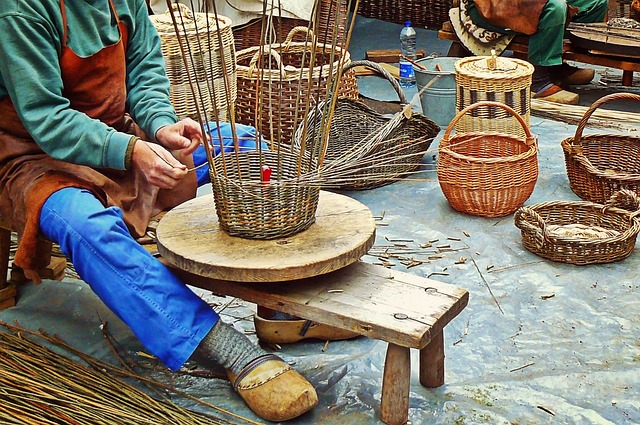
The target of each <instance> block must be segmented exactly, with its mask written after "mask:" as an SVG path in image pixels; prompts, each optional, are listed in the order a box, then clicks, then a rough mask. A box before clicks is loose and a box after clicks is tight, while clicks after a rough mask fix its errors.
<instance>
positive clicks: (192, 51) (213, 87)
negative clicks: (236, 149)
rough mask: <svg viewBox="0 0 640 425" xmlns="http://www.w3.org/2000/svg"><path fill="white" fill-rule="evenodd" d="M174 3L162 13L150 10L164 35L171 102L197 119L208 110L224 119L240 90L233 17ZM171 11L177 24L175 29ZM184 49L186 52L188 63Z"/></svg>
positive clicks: (209, 115)
mask: <svg viewBox="0 0 640 425" xmlns="http://www.w3.org/2000/svg"><path fill="white" fill-rule="evenodd" d="M172 7H173V12H171V10H167V12H165V13H163V14H160V15H151V16H149V19H151V22H152V23H153V25H154V26H155V27H156V30H157V31H158V34H159V35H160V42H161V48H162V55H163V57H164V62H165V67H166V72H167V77H169V82H170V84H171V97H170V100H171V103H172V104H173V107H174V108H175V110H176V113H177V114H178V117H180V118H186V117H190V118H194V119H196V120H198V119H199V118H200V117H199V116H198V112H199V113H200V114H201V115H203V114H204V115H206V119H207V120H220V121H226V120H227V118H228V116H229V108H230V107H232V105H233V104H234V102H235V99H236V95H237V83H236V56H235V47H234V43H233V31H232V29H231V19H229V18H227V17H224V16H220V15H218V16H216V15H213V14H209V13H206V14H205V13H192V12H191V11H190V10H189V9H188V8H187V7H186V6H185V5H183V4H181V3H178V4H173V5H172ZM172 13H173V15H174V17H175V19H176V23H177V27H178V33H177V34H176V25H174V22H173V18H172V16H171V14H172ZM181 45H182V46H181ZM183 51H184V52H186V55H187V56H188V57H187V65H188V66H187V67H185V64H184V59H183ZM190 79H191V82H190ZM191 83H193V90H192V86H191ZM194 91H195V98H194ZM196 99H197V100H196ZM196 105H198V106H199V108H196ZM216 111H217V115H216Z"/></svg>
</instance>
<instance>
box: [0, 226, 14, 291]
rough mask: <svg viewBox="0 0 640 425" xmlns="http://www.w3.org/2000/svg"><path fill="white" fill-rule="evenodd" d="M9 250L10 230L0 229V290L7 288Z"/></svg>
mask: <svg viewBox="0 0 640 425" xmlns="http://www.w3.org/2000/svg"><path fill="white" fill-rule="evenodd" d="M10 249H11V230H8V229H3V228H0V289H2V288H5V287H6V286H7V272H8V271H9V250H10Z"/></svg>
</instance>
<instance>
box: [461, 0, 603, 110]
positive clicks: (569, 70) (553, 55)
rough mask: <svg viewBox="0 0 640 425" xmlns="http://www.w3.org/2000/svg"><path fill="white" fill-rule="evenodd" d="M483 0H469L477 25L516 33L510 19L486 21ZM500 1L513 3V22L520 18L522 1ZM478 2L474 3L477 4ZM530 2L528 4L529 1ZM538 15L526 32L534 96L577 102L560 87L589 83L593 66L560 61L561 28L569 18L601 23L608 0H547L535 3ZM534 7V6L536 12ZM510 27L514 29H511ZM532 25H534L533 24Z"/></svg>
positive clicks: (582, 21) (562, 32)
mask: <svg viewBox="0 0 640 425" xmlns="http://www.w3.org/2000/svg"><path fill="white" fill-rule="evenodd" d="M485 1H486V0H472V1H470V2H469V8H468V13H469V17H470V18H471V20H472V21H473V22H474V23H475V24H476V25H478V26H479V27H482V28H486V29H488V30H490V31H495V32H498V33H505V34H509V33H515V32H523V31H514V30H513V29H516V28H518V24H517V23H516V22H514V25H511V23H510V22H508V21H507V22H505V21H504V20H503V21H500V22H497V21H495V20H489V19H486V18H485V17H483V16H482V14H481V12H480V11H481V10H485V9H483V8H482V5H483V3H484V2H485ZM501 2H503V4H504V3H509V2H513V3H514V4H513V13H514V21H517V20H518V18H520V19H522V18H523V17H522V15H518V12H519V6H518V4H519V3H523V2H522V0H501ZM476 3H477V4H476ZM529 4H531V3H529ZM538 4H539V6H538V7H537V9H539V10H540V13H539V14H538V15H535V12H534V14H533V15H531V16H532V17H531V18H530V21H532V22H533V24H535V21H536V16H537V20H538V25H537V29H536V30H535V32H533V33H529V62H531V64H533V66H534V67H535V71H534V73H533V79H532V84H531V91H532V93H534V97H536V98H538V99H544V100H548V101H551V102H556V103H563V104H577V103H578V101H579V96H578V95H577V94H576V93H572V92H570V91H568V90H564V89H562V88H561V87H564V86H567V85H581V84H588V83H589V82H591V80H592V79H593V77H594V74H595V72H594V71H593V70H592V69H580V68H576V67H573V66H570V65H568V64H566V63H564V62H563V61H562V47H563V38H564V29H565V26H566V24H567V23H568V22H569V21H575V22H581V23H593V22H602V21H603V20H604V18H605V15H606V14H607V9H608V1H607V0H548V1H546V2H544V1H541V2H538ZM537 9H535V10H536V11H537ZM510 28H513V29H510ZM534 28H536V27H535V26H534Z"/></svg>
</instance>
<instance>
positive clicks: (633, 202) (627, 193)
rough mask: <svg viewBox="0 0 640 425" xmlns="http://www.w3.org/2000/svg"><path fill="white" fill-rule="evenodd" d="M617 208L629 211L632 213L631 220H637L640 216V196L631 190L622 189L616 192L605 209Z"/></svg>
mask: <svg viewBox="0 0 640 425" xmlns="http://www.w3.org/2000/svg"><path fill="white" fill-rule="evenodd" d="M609 207H616V208H622V209H624V210H627V211H631V212H632V214H631V218H632V219H633V218H635V217H637V216H638V215H640V198H639V197H638V195H637V194H636V193H635V192H634V191H632V190H629V189H620V190H619V191H617V192H615V193H614V194H613V195H611V197H610V198H609V200H607V202H606V204H605V208H609Z"/></svg>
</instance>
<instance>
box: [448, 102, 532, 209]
mask: <svg viewBox="0 0 640 425" xmlns="http://www.w3.org/2000/svg"><path fill="white" fill-rule="evenodd" d="M489 106H490V107H498V108H502V109H504V110H505V111H507V112H509V113H510V114H511V115H512V116H514V117H515V118H516V119H517V120H518V121H519V122H520V125H521V126H522V128H523V130H524V132H525V135H526V137H524V138H520V137H517V136H515V135H512V134H505V133H497V132H469V133H462V134H456V135H454V136H451V131H452V130H453V128H454V127H455V125H456V123H457V122H458V120H459V119H460V118H461V117H462V116H463V115H464V114H466V113H469V112H471V111H473V109H475V108H478V107H489ZM537 154H538V144H537V140H536V137H535V136H533V135H532V134H531V131H530V130H529V127H528V126H527V125H526V123H525V122H524V120H523V118H522V117H521V116H520V115H519V114H518V113H517V112H516V111H515V110H513V109H512V108H511V107H509V106H507V105H505V104H502V103H499V102H489V101H482V102H477V103H474V104H473V105H470V106H467V107H466V108H464V109H463V110H461V111H460V112H458V113H457V114H456V116H455V117H454V118H453V120H451V122H450V123H449V126H448V127H447V130H446V131H445V133H444V135H443V136H442V140H441V141H440V145H439V147H438V163H437V169H438V183H440V188H441V189H442V192H443V193H444V195H445V197H446V198H447V200H448V201H449V203H450V204H451V206H452V207H453V208H454V209H455V210H457V211H460V212H464V213H466V214H471V215H478V216H483V217H503V216H505V215H509V214H511V213H513V212H514V211H515V210H516V209H517V208H518V207H519V206H521V205H522V204H523V203H524V202H525V201H526V200H527V199H529V197H530V196H531V193H532V192H533V189H534V187H535V185H536V182H537V180H538V156H537Z"/></svg>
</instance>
